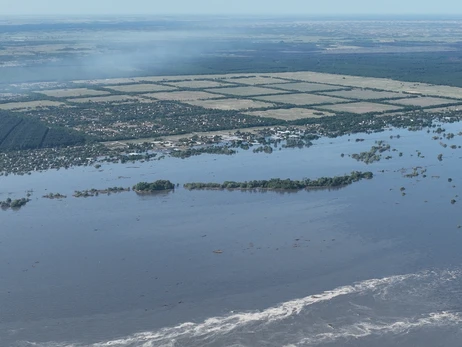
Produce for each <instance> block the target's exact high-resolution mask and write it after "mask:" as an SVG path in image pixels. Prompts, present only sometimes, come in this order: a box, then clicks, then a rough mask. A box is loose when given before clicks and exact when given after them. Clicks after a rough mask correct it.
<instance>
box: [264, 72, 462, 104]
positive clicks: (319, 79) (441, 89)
mask: <svg viewBox="0 0 462 347" xmlns="http://www.w3.org/2000/svg"><path fill="white" fill-rule="evenodd" d="M272 76H275V77H281V78H287V79H294V80H302V81H307V82H315V83H326V84H333V85H338V86H343V87H356V88H370V89H376V90H385V91H393V92H406V93H416V94H422V95H431V96H438V97H449V98H458V99H462V88H459V87H451V86H445V85H432V84H427V83H419V82H404V81H398V80H392V79H388V78H376V77H362V76H351V75H336V74H330V73H319V72H281V73H274V74H272Z"/></svg>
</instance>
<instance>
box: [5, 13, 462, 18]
mask: <svg viewBox="0 0 462 347" xmlns="http://www.w3.org/2000/svg"><path fill="white" fill-rule="evenodd" d="M63 16H65V17H89V16H90V17H101V18H104V17H115V16H117V17H145V18H146V17H230V18H231V17H252V18H256V17H273V18H281V17H283V18H284V17H285V18H287V17H289V18H317V17H322V18H349V17H350V18H351V17H361V18H368V17H373V18H390V17H427V18H441V17H449V18H457V17H461V18H462V12H461V13H437V14H435V13H385V14H384V13H338V14H332V13H311V14H299V13H298V14H297V13H293V14H290V13H286V14H278V13H202V14H201V13H191V14H186V13H149V14H146V13H145V14H141V13H77V14H75V13H42V14H36V13H23V14H20V13H9V14H5V13H3V14H0V18H6V17H34V18H40V17H63Z"/></svg>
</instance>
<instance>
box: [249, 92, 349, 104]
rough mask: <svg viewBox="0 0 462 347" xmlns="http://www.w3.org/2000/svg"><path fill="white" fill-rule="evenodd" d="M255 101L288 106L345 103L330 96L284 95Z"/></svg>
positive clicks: (259, 98)
mask: <svg viewBox="0 0 462 347" xmlns="http://www.w3.org/2000/svg"><path fill="white" fill-rule="evenodd" d="M255 99H258V100H262V101H269V102H279V103H283V104H289V105H319V104H335V103H338V102H345V99H339V98H334V97H331V96H323V95H316V94H303V93H297V94H284V95H270V96H260V97H257V98H255Z"/></svg>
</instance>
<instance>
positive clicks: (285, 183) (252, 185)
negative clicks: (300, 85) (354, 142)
mask: <svg viewBox="0 0 462 347" xmlns="http://www.w3.org/2000/svg"><path fill="white" fill-rule="evenodd" d="M372 177H373V174H372V172H359V171H353V172H352V173H351V174H350V175H345V176H335V177H321V178H318V179H315V180H311V179H308V178H307V179H303V180H291V179H280V178H273V179H270V180H258V181H245V182H234V181H225V182H224V183H222V184H220V183H198V182H195V183H186V184H184V185H183V186H184V188H186V189H188V190H196V189H240V190H249V189H259V190H302V189H318V188H333V187H343V186H347V185H350V184H352V183H353V182H357V181H360V180H362V179H371V178H372Z"/></svg>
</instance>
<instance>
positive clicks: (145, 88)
mask: <svg viewBox="0 0 462 347" xmlns="http://www.w3.org/2000/svg"><path fill="white" fill-rule="evenodd" d="M106 88H108V89H112V90H116V91H118V92H122V93H148V92H165V91H170V90H175V89H176V88H174V87H167V86H161V85H158V84H144V83H137V84H126V85H120V86H106Z"/></svg>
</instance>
